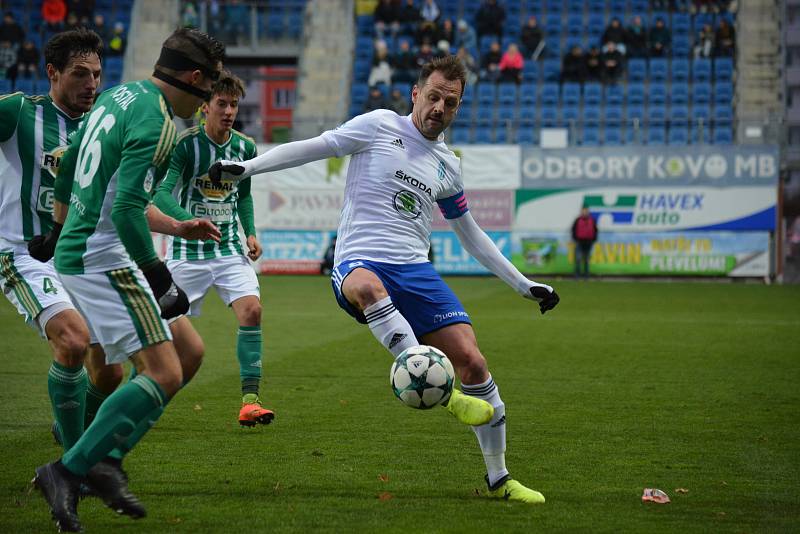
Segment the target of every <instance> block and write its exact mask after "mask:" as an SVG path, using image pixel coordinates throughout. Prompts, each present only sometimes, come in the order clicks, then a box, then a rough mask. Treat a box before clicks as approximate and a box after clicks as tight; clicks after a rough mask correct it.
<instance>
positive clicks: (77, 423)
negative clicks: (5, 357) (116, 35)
mask: <svg viewBox="0 0 800 534" xmlns="http://www.w3.org/2000/svg"><path fill="white" fill-rule="evenodd" d="M102 52H103V42H102V40H101V39H100V36H98V35H97V34H96V33H95V32H93V31H89V30H85V29H79V30H72V31H67V32H62V33H59V34H57V35H55V36H53V37H52V38H51V39H50V40H49V41H48V42H47V44H46V45H45V48H44V56H45V65H46V69H47V77H48V79H49V81H50V91H49V93H48V94H47V95H42V96H27V95H24V94H22V93H20V92H17V93H13V94H10V95H3V96H1V97H0V152H2V154H3V156H4V157H5V159H6V161H7V166H6V167H5V168H4V169H3V170H2V171H0V230H2V231H1V232H0V286H2V289H3V293H4V294H5V295H6V297H7V298H8V299H9V300H10V301H11V303H12V304H14V305H15V306H16V308H17V310H18V311H19V313H20V314H21V315H23V316H24V317H25V318H26V320H27V322H28V323H29V324H30V325H31V326H33V327H35V328H36V329H37V330H39V332H40V334H41V335H42V336H43V337H45V338H46V339H47V340H48V342H49V343H50V346H51V348H52V350H53V363H52V364H51V366H50V370H49V372H48V378H47V389H48V392H49V394H50V402H51V405H52V408H53V415H54V418H55V421H56V423H55V424H56V427H57V428H58V433H59V435H60V439H61V442H62V444H63V445H64V448H65V450H67V449H69V447H71V446H72V445H73V444H75V442H76V441H78V438H80V436H81V434H82V433H83V430H84V427H85V426H88V425H89V423H90V422H91V420H92V419H93V418H94V415H95V413H96V412H97V409H98V408H99V406H100V403H102V401H103V399H104V398H105V397H106V396H108V394H110V393H111V392H112V391H114V389H116V387H117V385H118V384H119V383H120V381H121V379H122V366H121V365H119V364H116V365H109V366H106V365H105V354H104V353H103V351H102V350H99V346H96V345H95V346H94V347H96V348H93V350H91V351H90V352H89V353H88V355H87V349H88V348H89V344H90V337H89V330H88V328H87V326H86V322H85V321H84V319H83V317H82V316H81V315H80V314H79V313H78V311H77V310H76V309H75V307H74V306H73V304H72V301H71V300H70V298H69V297H68V296H67V292H66V291H65V290H64V288H63V287H62V285H61V281H60V280H59V278H58V276H57V275H56V272H55V268H54V266H53V263H52V262H49V261H46V262H45V263H42V262H40V261H37V259H39V256H38V254H37V253H36V247H37V241H38V245H39V246H45V248H47V247H48V245H49V248H52V247H53V246H54V245H55V243H54V242H51V243H48V244H45V243H42V242H41V241H42V240H41V238H38V239H37V237H36V234H44V233H47V232H50V230H51V229H52V228H53V226H56V227H57V228H60V227H61V225H60V224H59V223H57V222H56V223H53V220H52V211H53V183H54V181H55V177H56V175H57V174H58V171H59V168H60V162H61V158H62V156H63V155H64V152H65V151H66V149H67V146H68V144H69V140H70V139H71V138H72V136H73V135H74V134H75V133H76V132H77V130H78V127H79V124H80V121H81V120H82V119H83V117H84V113H86V112H88V111H89V110H90V109H91V107H92V104H93V103H94V98H95V92H96V91H97V88H98V85H99V84H100V76H101V72H102V69H101V56H102ZM57 233H58V232H55V234H53V235H56V234H57ZM29 246H32V247H33V254H30V253H29V250H28V247H29ZM31 256H33V257H31ZM50 257H52V254H50V255H49V257H47V258H42V259H45V260H49V259H50ZM85 356H86V359H85V364H86V370H84V357H85ZM87 371H88V380H87Z"/></svg>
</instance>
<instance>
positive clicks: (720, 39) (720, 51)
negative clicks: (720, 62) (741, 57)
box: [714, 19, 736, 57]
mask: <svg viewBox="0 0 800 534" xmlns="http://www.w3.org/2000/svg"><path fill="white" fill-rule="evenodd" d="M735 53H736V33H735V31H734V29H733V26H731V25H730V24H729V23H728V21H727V20H725V19H722V20H721V21H719V27H718V28H717V33H716V36H715V38H714V55H715V56H727V57H733V56H734V54H735Z"/></svg>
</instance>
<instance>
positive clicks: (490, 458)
mask: <svg viewBox="0 0 800 534" xmlns="http://www.w3.org/2000/svg"><path fill="white" fill-rule="evenodd" d="M461 391H462V392H463V393H464V395H470V396H472V397H477V398H479V399H483V400H485V401H486V402H488V403H489V404H491V405H492V406H494V417H492V420H491V421H489V422H488V423H486V424H485V425H481V426H473V427H472V430H473V431H474V432H475V436H476V437H477V438H478V444H479V445H480V446H481V452H482V453H483V461H484V463H485V464H486V474H487V475H488V476H489V485H490V486H493V485H494V484H495V483H497V481H498V480H500V479H501V478H503V477H504V476H506V475H508V469H506V405H505V404H503V400H502V399H501V398H500V390H498V389H497V386H496V385H495V383H494V380H492V377H491V375H490V376H489V379H488V380H487V381H486V382H484V383H483V384H461Z"/></svg>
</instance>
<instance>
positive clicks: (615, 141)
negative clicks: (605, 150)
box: [603, 126, 622, 146]
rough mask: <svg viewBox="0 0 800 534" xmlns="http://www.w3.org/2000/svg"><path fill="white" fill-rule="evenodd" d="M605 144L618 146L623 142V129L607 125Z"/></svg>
mask: <svg viewBox="0 0 800 534" xmlns="http://www.w3.org/2000/svg"><path fill="white" fill-rule="evenodd" d="M603 144H604V145H609V146H618V145H621V144H622V130H621V129H620V127H619V126H606V131H605V135H604V137H603Z"/></svg>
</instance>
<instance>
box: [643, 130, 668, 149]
mask: <svg viewBox="0 0 800 534" xmlns="http://www.w3.org/2000/svg"><path fill="white" fill-rule="evenodd" d="M666 142H667V136H666V134H665V132H664V126H663V125H661V126H650V127H648V128H647V134H646V137H645V143H646V144H648V145H663V144H665V143H666Z"/></svg>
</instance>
